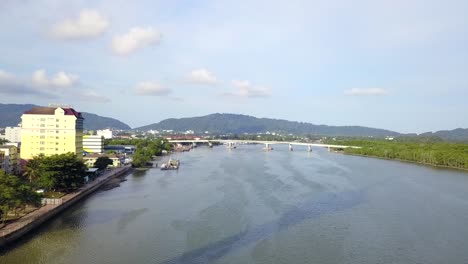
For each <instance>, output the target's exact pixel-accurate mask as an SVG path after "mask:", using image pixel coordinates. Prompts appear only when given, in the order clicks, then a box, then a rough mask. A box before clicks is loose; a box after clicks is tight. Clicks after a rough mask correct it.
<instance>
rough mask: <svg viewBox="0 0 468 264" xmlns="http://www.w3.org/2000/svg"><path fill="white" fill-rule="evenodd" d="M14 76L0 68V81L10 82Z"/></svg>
mask: <svg viewBox="0 0 468 264" xmlns="http://www.w3.org/2000/svg"><path fill="white" fill-rule="evenodd" d="M15 79H16V78H15V76H14V75H13V74H12V73H9V72H6V71H4V70H0V83H11V82H14V81H15Z"/></svg>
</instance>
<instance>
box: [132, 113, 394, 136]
mask: <svg viewBox="0 0 468 264" xmlns="http://www.w3.org/2000/svg"><path fill="white" fill-rule="evenodd" d="M135 129H136V130H142V131H145V130H151V129H152V130H164V129H165V130H174V131H187V130H194V131H195V132H198V133H203V132H204V131H209V132H210V133H221V134H224V133H234V134H242V133H262V132H266V131H270V132H282V133H292V134H312V135H326V136H356V137H358V136H373V137H386V136H398V135H400V133H398V132H395V131H390V130H385V129H377V128H370V127H363V126H327V125H314V124H310V123H304V122H295V121H287V120H281V119H271V118H256V117H253V116H247V115H239V114H219V113H216V114H211V115H206V116H200V117H188V118H179V119H175V118H170V119H166V120H163V121H161V122H159V123H155V124H151V125H147V126H142V127H138V128H135Z"/></svg>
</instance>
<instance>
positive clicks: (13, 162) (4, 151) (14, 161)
mask: <svg viewBox="0 0 468 264" xmlns="http://www.w3.org/2000/svg"><path fill="white" fill-rule="evenodd" d="M19 164H20V158H19V154H18V148H17V147H15V146H7V145H3V146H0V170H5V171H6V172H7V173H12V174H19V172H20V166H19Z"/></svg>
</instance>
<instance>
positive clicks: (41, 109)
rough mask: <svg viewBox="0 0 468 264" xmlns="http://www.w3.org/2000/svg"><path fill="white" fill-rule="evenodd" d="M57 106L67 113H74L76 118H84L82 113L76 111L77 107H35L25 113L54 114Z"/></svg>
mask: <svg viewBox="0 0 468 264" xmlns="http://www.w3.org/2000/svg"><path fill="white" fill-rule="evenodd" d="M57 108H61V109H63V110H64V111H65V115H74V116H75V117H76V118H83V117H82V116H81V113H80V112H77V111H75V109H73V108H62V107H33V108H32V109H31V110H28V111H26V112H24V113H25V114H27V115H54V114H55V110H56V109H57Z"/></svg>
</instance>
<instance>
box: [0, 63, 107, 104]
mask: <svg viewBox="0 0 468 264" xmlns="http://www.w3.org/2000/svg"><path fill="white" fill-rule="evenodd" d="M78 80H79V77H78V76H77V75H75V74H69V73H66V72H64V71H60V72H58V73H56V74H55V75H54V76H52V77H51V78H49V77H47V73H46V71H45V70H43V69H41V70H37V71H35V72H33V74H32V76H31V77H26V78H20V77H17V76H15V75H14V74H12V73H9V72H6V71H3V70H0V93H2V94H10V95H17V96H22V97H24V96H28V95H34V96H38V97H44V98H65V99H67V100H70V99H73V100H82V101H89V102H101V103H103V102H109V101H110V99H109V98H107V97H105V96H101V95H99V94H97V93H96V92H94V91H92V90H82V89H75V88H81V87H78V86H79V85H78V84H79V83H78ZM64 89H66V92H64Z"/></svg>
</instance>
